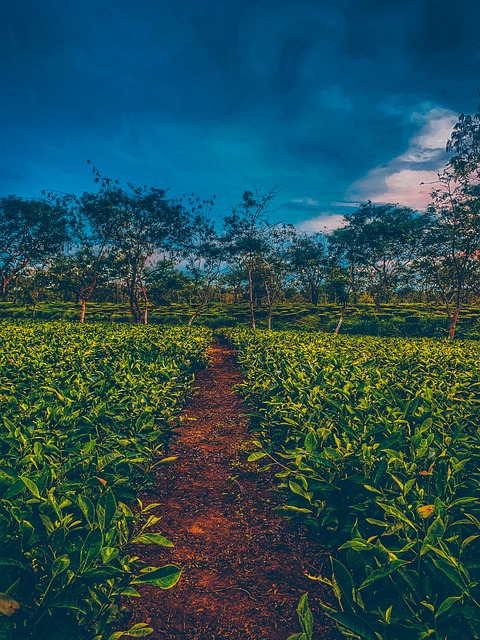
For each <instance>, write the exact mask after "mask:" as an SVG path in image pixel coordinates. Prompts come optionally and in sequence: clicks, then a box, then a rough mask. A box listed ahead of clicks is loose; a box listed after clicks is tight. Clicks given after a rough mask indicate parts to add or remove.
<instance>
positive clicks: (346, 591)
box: [331, 558, 357, 611]
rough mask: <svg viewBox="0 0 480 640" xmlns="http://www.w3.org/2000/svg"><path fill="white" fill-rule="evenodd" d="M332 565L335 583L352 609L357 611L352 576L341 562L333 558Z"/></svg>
mask: <svg viewBox="0 0 480 640" xmlns="http://www.w3.org/2000/svg"><path fill="white" fill-rule="evenodd" d="M331 563H332V576H333V581H334V583H336V584H337V586H338V588H339V590H340V592H341V594H342V596H343V597H344V599H345V600H346V601H347V602H348V604H349V606H350V608H351V609H352V610H353V611H355V610H356V609H357V607H356V604H355V600H354V596H353V593H354V587H353V579H352V576H351V574H350V572H349V571H348V569H347V568H346V567H345V565H343V564H342V563H341V562H340V561H339V560H336V559H335V558H331ZM342 609H343V607H342Z"/></svg>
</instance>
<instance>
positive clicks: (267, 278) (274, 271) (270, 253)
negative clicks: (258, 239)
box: [257, 224, 295, 330]
mask: <svg viewBox="0 0 480 640" xmlns="http://www.w3.org/2000/svg"><path fill="white" fill-rule="evenodd" d="M294 234H295V231H294V227H292V226H291V225H284V224H283V225H276V226H274V227H271V228H270V229H268V230H267V231H266V234H265V250H264V251H263V253H262V254H260V255H259V256H258V258H257V271H258V273H259V277H260V281H261V285H262V286H263V289H264V291H265V298H266V301H267V328H268V329H269V330H271V328H272V314H273V307H274V305H275V303H276V302H277V300H278V299H279V297H280V295H281V294H282V292H283V291H284V289H285V286H286V284H287V281H288V279H289V277H290V276H291V273H292V270H291V262H290V247H291V242H292V237H294Z"/></svg>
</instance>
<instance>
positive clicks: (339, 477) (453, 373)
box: [227, 330, 480, 640]
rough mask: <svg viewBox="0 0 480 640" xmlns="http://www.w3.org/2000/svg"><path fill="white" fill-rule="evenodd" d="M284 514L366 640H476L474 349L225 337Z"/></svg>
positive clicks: (355, 632)
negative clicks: (319, 556) (328, 554)
mask: <svg viewBox="0 0 480 640" xmlns="http://www.w3.org/2000/svg"><path fill="white" fill-rule="evenodd" d="M227 335H228V337H229V338H230V339H231V340H232V341H233V342H234V344H235V345H236V346H237V347H238V349H239V362H240V364H241V366H242V368H243V371H244V375H245V381H244V383H243V384H241V385H240V387H241V389H242V391H243V393H244V395H245V396H246V398H247V399H248V401H249V403H250V404H251V406H252V407H253V411H252V415H251V424H252V430H253V431H254V432H255V433H256V434H257V440H256V444H257V446H258V451H256V452H254V453H253V454H252V455H251V456H250V459H251V460H260V459H262V460H263V461H264V462H265V461H266V462H267V464H266V465H264V467H263V468H264V469H266V468H272V467H273V468H276V469H277V477H278V478H279V480H280V482H281V487H282V488H283V489H284V491H285V494H284V495H285V504H284V506H283V507H281V511H282V512H283V513H284V514H285V515H287V516H289V517H291V518H295V519H298V520H300V521H302V522H305V523H307V524H308V525H310V526H312V527H314V528H316V529H317V530H318V531H319V534H321V536H322V540H323V541H324V543H329V544H330V545H331V546H332V548H333V549H334V550H335V549H337V551H334V553H333V560H332V575H331V578H325V577H322V576H316V579H318V580H321V581H324V582H326V583H327V584H329V585H330V586H331V588H332V589H333V591H334V593H335V596H336V597H337V600H338V608H335V609H334V608H332V607H328V606H324V610H325V611H326V613H327V614H328V615H329V616H330V617H332V618H333V619H334V620H336V621H337V623H338V624H339V625H340V626H341V627H342V629H343V631H344V633H345V634H346V635H347V636H349V637H355V638H361V639H363V640H411V639H412V638H415V639H418V640H420V639H423V638H432V639H433V638H434V639H435V640H446V639H447V638H448V639H449V640H450V639H452V640H453V639H454V638H465V639H466V638H469V639H471V640H473V639H474V638H475V639H476V638H480V605H479V602H480V583H479V580H480V563H479V561H478V559H479V557H480V501H479V497H480V496H479V493H480V492H479V479H480V474H479V469H478V461H479V455H480V429H479V408H480V371H479V369H478V362H479V359H480V347H479V346H478V345H477V344H476V343H472V342H460V341H459V342H447V341H443V342H441V341H434V340H428V339H420V340H406V339H399V338H393V339H380V338H372V337H370V338H367V337H349V336H332V335H312V334H302V333H295V332H279V333H271V332H270V333H268V332H256V333H254V332H249V331H245V330H243V331H242V330H234V331H227Z"/></svg>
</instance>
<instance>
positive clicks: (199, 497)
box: [134, 342, 339, 640]
mask: <svg viewBox="0 0 480 640" xmlns="http://www.w3.org/2000/svg"><path fill="white" fill-rule="evenodd" d="M210 355H211V357H212V364H211V366H210V367H208V368H207V369H206V370H205V371H201V372H199V373H198V374H197V377H196V387H197V392H196V394H195V396H194V397H193V398H192V399H191V401H190V402H189V404H188V405H187V407H186V409H185V412H184V416H183V421H182V426H181V428H180V429H179V433H178V436H177V438H176V439H175V442H174V443H173V446H172V449H171V451H170V452H169V455H172V456H178V459H177V460H176V461H175V462H174V463H173V464H170V465H167V466H165V467H163V468H162V470H161V471H159V473H158V477H157V489H156V490H155V492H154V493H153V494H152V493H150V494H149V496H148V499H145V502H152V501H154V502H159V503H160V504H161V507H160V508H159V509H158V515H161V516H162V520H161V522H160V523H159V525H160V527H161V531H162V533H163V534H164V535H165V536H166V537H167V538H169V539H170V540H172V542H174V544H175V547H174V549H172V550H169V549H163V548H158V547H155V548H153V547H150V546H148V547H144V548H143V549H142V550H141V552H140V554H139V555H141V557H142V558H143V559H145V560H147V561H148V562H150V563H151V564H153V565H161V564H166V563H173V564H177V565H178V566H181V567H183V574H182V577H181V579H180V582H179V583H178V584H177V585H176V586H175V587H173V589H170V590H168V591H159V590H158V589H155V588H151V587H144V588H143V589H142V598H141V599H140V600H139V601H138V602H137V603H136V606H135V611H134V618H135V621H149V622H150V624H151V625H152V626H153V627H155V629H156V632H155V634H154V635H153V636H151V637H152V638H154V639H161V638H162V639H164V638H169V640H180V639H182V640H227V639H228V640H240V639H241V640H261V639H262V638H265V639H267V640H286V638H287V637H288V635H289V634H291V633H294V632H297V631H300V628H299V625H298V622H297V617H296V606H297V603H298V600H299V598H300V596H301V595H302V594H303V593H305V591H308V592H309V598H310V603H311V605H312V609H313V611H314V615H315V633H314V637H315V638H317V639H325V640H327V639H328V640H334V639H336V638H338V637H339V636H338V633H337V632H336V631H335V630H334V629H333V628H332V627H331V625H330V624H329V623H328V621H327V620H326V618H325V616H324V615H323V614H322V613H321V612H320V611H319V607H318V605H316V603H318V601H319V599H320V596H321V594H322V593H323V586H322V585H321V584H320V583H318V582H313V581H312V580H309V579H308V578H307V577H305V573H310V574H314V575H316V574H317V573H318V572H319V571H320V570H321V568H322V566H323V565H324V564H325V566H328V558H327V557H326V554H324V553H323V554H322V552H321V549H319V546H318V544H315V543H314V542H313V540H309V535H310V534H309V533H308V532H307V531H305V530H303V529H299V528H298V527H297V526H296V525H293V524H292V523H290V522H288V521H286V520H285V519H283V518H282V517H281V516H279V515H277V514H276V513H275V512H274V511H273V508H274V506H275V504H276V496H275V494H274V493H273V492H272V490H271V489H272V488H273V486H274V483H273V482H272V479H271V478H268V477H267V474H258V473H256V472H255V465H253V464H249V463H247V462H245V459H246V455H245V453H244V452H243V451H242V444H244V443H245V442H248V440H249V436H248V433H247V423H248V421H247V418H246V416H244V415H242V412H244V411H245V408H244V407H242V403H241V400H240V398H239V397H238V395H237V394H236V393H235V392H234V390H233V387H234V385H236V384H238V383H239V382H240V381H241V377H240V373H239V371H238V368H237V365H236V362H235V353H234V351H233V350H232V349H230V347H228V346H226V345H224V344H220V343H218V342H215V343H213V345H212V348H211V352H210ZM157 492H158V493H157ZM145 498H146V496H145Z"/></svg>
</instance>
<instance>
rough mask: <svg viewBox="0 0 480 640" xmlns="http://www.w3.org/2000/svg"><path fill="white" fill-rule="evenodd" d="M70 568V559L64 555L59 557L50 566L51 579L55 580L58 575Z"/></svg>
mask: <svg viewBox="0 0 480 640" xmlns="http://www.w3.org/2000/svg"><path fill="white" fill-rule="evenodd" d="M69 566H70V558H69V557H68V556H67V555H66V554H64V555H63V556H59V557H58V558H55V560H54V561H53V564H52V577H53V578H56V577H57V576H58V575H59V574H60V573H63V571H66V570H67V569H68V567H69Z"/></svg>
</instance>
